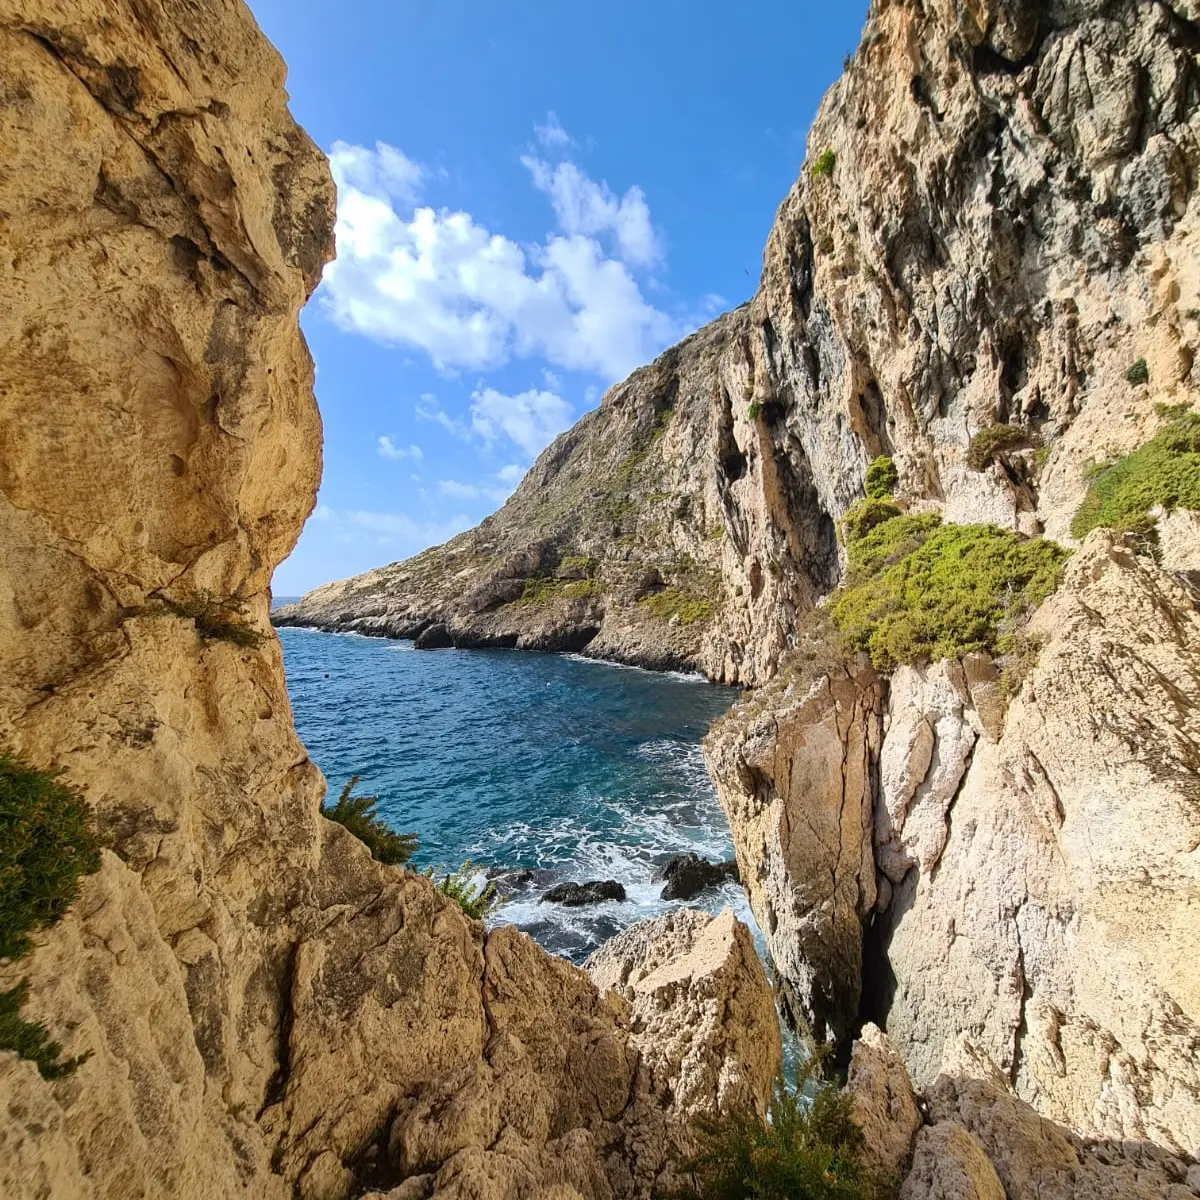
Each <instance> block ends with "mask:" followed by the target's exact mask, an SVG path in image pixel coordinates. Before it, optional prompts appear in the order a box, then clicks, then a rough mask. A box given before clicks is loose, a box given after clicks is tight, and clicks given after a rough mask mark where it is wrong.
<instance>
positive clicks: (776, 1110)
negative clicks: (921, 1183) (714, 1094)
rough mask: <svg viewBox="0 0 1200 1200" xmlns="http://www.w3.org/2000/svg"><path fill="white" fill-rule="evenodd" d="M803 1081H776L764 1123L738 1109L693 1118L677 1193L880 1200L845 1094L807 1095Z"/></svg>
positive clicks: (760, 1199) (883, 1191)
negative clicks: (690, 1149) (693, 1145)
mask: <svg viewBox="0 0 1200 1200" xmlns="http://www.w3.org/2000/svg"><path fill="white" fill-rule="evenodd" d="M802 1086H803V1085H801V1087H802ZM801 1087H797V1089H796V1090H794V1091H793V1090H790V1089H788V1088H787V1087H786V1086H785V1085H784V1084H782V1083H780V1084H778V1085H777V1086H776V1090H775V1095H774V1097H773V1099H772V1101H771V1111H770V1120H769V1121H767V1122H764V1121H763V1120H762V1118H761V1117H759V1116H758V1114H757V1113H755V1112H753V1111H748V1110H744V1109H743V1110H741V1111H737V1112H733V1113H729V1114H726V1115H722V1116H703V1117H700V1118H698V1119H697V1121H696V1123H695V1130H696V1135H697V1139H698V1142H699V1149H698V1150H697V1152H696V1154H695V1155H693V1157H692V1158H690V1159H689V1160H688V1161H687V1162H686V1163H684V1164H683V1166H682V1171H681V1173H682V1174H683V1176H684V1178H685V1179H687V1181H688V1182H687V1184H686V1185H685V1186H684V1187H683V1188H682V1189H681V1190H680V1192H679V1193H678V1195H679V1197H680V1198H681V1200H877V1198H878V1200H882V1197H884V1196H886V1195H887V1194H888V1190H889V1188H888V1182H885V1181H883V1180H879V1179H877V1178H875V1176H874V1175H873V1173H872V1172H871V1171H870V1169H869V1168H868V1166H867V1165H866V1163H865V1162H864V1158H863V1135H862V1132H861V1130H860V1129H859V1127H858V1126H857V1125H856V1124H855V1123H854V1119H853V1116H852V1113H853V1103H852V1101H851V1100H850V1097H849V1096H847V1095H845V1094H844V1093H842V1092H840V1091H839V1090H838V1089H837V1088H836V1087H835V1086H833V1085H832V1084H825V1085H823V1086H821V1087H818V1088H817V1089H816V1091H815V1092H814V1093H813V1095H812V1096H811V1097H808V1096H805V1095H804V1094H803V1091H802V1090H801Z"/></svg>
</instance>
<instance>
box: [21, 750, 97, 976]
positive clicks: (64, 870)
mask: <svg viewBox="0 0 1200 1200" xmlns="http://www.w3.org/2000/svg"><path fill="white" fill-rule="evenodd" d="M99 869H100V844H99V842H98V841H97V840H96V835H95V832H94V830H93V828H92V814H91V810H90V809H89V808H88V805H87V803H86V801H85V800H84V799H83V797H82V796H80V795H79V793H78V792H76V791H75V790H73V789H72V788H70V787H68V786H67V785H66V784H64V783H62V782H61V781H60V779H59V778H58V776H57V775H55V774H52V773H50V772H48V771H36V770H34V769H33V768H31V767H28V766H26V765H25V764H24V763H22V762H20V761H18V760H17V759H15V758H13V757H12V756H11V755H9V754H7V753H5V752H3V751H0V958H19V957H20V956H21V955H22V954H24V953H26V951H28V950H29V949H30V948H31V946H32V944H33V943H32V940H31V934H33V933H34V932H36V931H37V930H38V929H41V928H43V927H44V926H46V925H52V924H54V922H55V921H57V920H58V919H59V918H60V917H61V916H62V915H63V913H65V912H66V911H67V909H68V908H70V906H71V904H72V903H73V902H74V900H75V897H76V896H77V895H78V893H79V879H80V876H82V875H90V874H92V872H94V871H97V870H99Z"/></svg>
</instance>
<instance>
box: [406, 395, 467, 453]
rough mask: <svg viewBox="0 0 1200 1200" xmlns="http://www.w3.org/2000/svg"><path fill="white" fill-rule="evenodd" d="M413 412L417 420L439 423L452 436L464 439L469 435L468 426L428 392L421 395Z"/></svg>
mask: <svg viewBox="0 0 1200 1200" xmlns="http://www.w3.org/2000/svg"><path fill="white" fill-rule="evenodd" d="M413 412H414V413H415V414H416V417H417V420H419V421H432V422H433V423H434V424H435V425H440V426H441V427H442V428H443V429H444V430H445V431H446V432H447V433H448V434H450V435H451V436H452V437H456V438H461V439H462V440H463V441H466V440H467V438H469V437H470V436H471V430H470V427H469V426H467V425H465V424H464V423H463V422H462V421H459V420H457V419H456V418H454V417H452V416H451V415H450V414H449V413H448V412H447V411H446V410H445V409H444V408H442V406H441V405H440V404H438V402H437V397H436V396H431V395H430V394H429V393H428V392H426V393H425V395H423V396H422V397H421V399H420V400H419V401H418V403H417V405H416V407H415V408H414V409H413Z"/></svg>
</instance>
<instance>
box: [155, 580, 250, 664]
mask: <svg viewBox="0 0 1200 1200" xmlns="http://www.w3.org/2000/svg"><path fill="white" fill-rule="evenodd" d="M166 609H167V611H168V612H169V613H173V614H174V615H175V616H177V617H183V618H185V619H186V620H189V621H192V622H193V623H194V624H195V626H196V632H197V633H198V634H199V635H200V638H201V640H202V641H206V642H232V643H233V644H234V645H235V646H244V647H246V648H247V649H249V650H253V649H256V648H257V647H258V646H261V645H262V644H263V642H265V641H266V640H267V635H266V634H265V633H262V632H260V631H259V630H257V629H255V628H254V627H253V626H252V625H250V624H248V623H247V622H246V605H245V603H244V602H243V601H241V600H238V599H236V598H233V597H230V598H227V599H221V598H219V597H217V596H215V595H213V593H212V592H207V591H203V590H201V591H197V592H192V593H191V594H190V595H188V596H185V597H184V598H183V599H182V600H168V601H166Z"/></svg>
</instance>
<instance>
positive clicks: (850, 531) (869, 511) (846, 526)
mask: <svg viewBox="0 0 1200 1200" xmlns="http://www.w3.org/2000/svg"><path fill="white" fill-rule="evenodd" d="M900 515H902V510H901V509H899V508H897V507H896V505H894V504H893V503H892V502H891V501H890V500H887V499H880V498H879V497H877V496H868V497H867V498H866V499H865V500H860V501H858V503H857V504H852V505H851V506H850V507H849V509H847V510H846V515H845V516H844V517H843V518H842V522H841V531H842V537H843V539H844V540H845V542H846V544H847V545H851V544H853V543H854V542H857V541H859V540H860V539H862V538H864V537H866V535H867V534H868V533H870V532H871V530H872V529H874V528H875V527H876V526H877V525H882V524H883V523H884V522H885V521H891V520H894V519H895V518H896V517H898V516H900Z"/></svg>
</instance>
